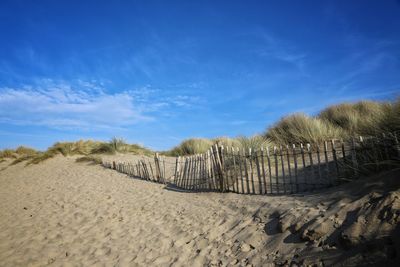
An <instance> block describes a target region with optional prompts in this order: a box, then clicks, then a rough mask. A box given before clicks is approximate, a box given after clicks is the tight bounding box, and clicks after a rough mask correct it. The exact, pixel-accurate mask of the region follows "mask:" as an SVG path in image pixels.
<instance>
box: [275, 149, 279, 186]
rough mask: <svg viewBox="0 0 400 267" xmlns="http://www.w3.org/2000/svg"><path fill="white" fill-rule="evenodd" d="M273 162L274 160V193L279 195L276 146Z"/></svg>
mask: <svg viewBox="0 0 400 267" xmlns="http://www.w3.org/2000/svg"><path fill="white" fill-rule="evenodd" d="M274 160H275V184H276V193H277V194H279V181H278V179H279V162H278V152H277V148H276V146H274Z"/></svg>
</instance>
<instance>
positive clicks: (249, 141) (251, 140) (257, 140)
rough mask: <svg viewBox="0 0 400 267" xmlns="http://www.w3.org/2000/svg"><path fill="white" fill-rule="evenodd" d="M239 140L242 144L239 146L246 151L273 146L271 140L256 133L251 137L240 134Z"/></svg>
mask: <svg viewBox="0 0 400 267" xmlns="http://www.w3.org/2000/svg"><path fill="white" fill-rule="evenodd" d="M236 140H237V142H238V143H239V144H240V145H239V147H240V148H241V149H243V150H244V151H246V152H247V151H249V149H251V150H252V151H256V150H259V149H260V148H261V147H267V146H271V145H272V143H271V141H270V140H269V139H268V138H266V137H265V136H262V135H254V136H251V137H246V136H239V137H237V139H236Z"/></svg>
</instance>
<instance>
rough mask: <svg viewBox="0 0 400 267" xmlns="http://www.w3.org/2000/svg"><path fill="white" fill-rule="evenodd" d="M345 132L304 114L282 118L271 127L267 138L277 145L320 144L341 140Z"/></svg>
mask: <svg viewBox="0 0 400 267" xmlns="http://www.w3.org/2000/svg"><path fill="white" fill-rule="evenodd" d="M342 136H343V131H342V130H341V129H340V128H338V127H336V126H334V125H331V124H329V123H326V122H325V121H323V120H321V119H320V118H314V117H310V116H307V115H306V114H303V113H297V114H293V115H290V116H287V117H284V118H282V119H281V120H280V121H278V122H277V123H276V124H275V125H273V126H272V127H270V128H269V129H268V130H267V132H266V134H265V137H266V138H268V139H270V140H271V141H273V142H274V143H275V144H280V145H285V144H291V143H319V142H322V141H324V140H328V139H332V138H341V137H342Z"/></svg>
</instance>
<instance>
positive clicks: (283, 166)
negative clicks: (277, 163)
mask: <svg viewBox="0 0 400 267" xmlns="http://www.w3.org/2000/svg"><path fill="white" fill-rule="evenodd" d="M279 154H280V159H281V167H282V182H283V193H284V194H286V176H285V161H284V159H283V150H282V146H280V147H279Z"/></svg>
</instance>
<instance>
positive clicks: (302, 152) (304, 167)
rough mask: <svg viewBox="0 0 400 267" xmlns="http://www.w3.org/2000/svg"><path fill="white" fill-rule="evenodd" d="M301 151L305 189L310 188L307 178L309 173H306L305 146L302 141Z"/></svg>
mask: <svg viewBox="0 0 400 267" xmlns="http://www.w3.org/2000/svg"><path fill="white" fill-rule="evenodd" d="M300 153H301V160H302V162H303V176H304V187H305V189H304V191H307V190H308V179H307V173H306V169H307V167H306V160H305V156H304V146H303V144H302V143H300Z"/></svg>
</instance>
